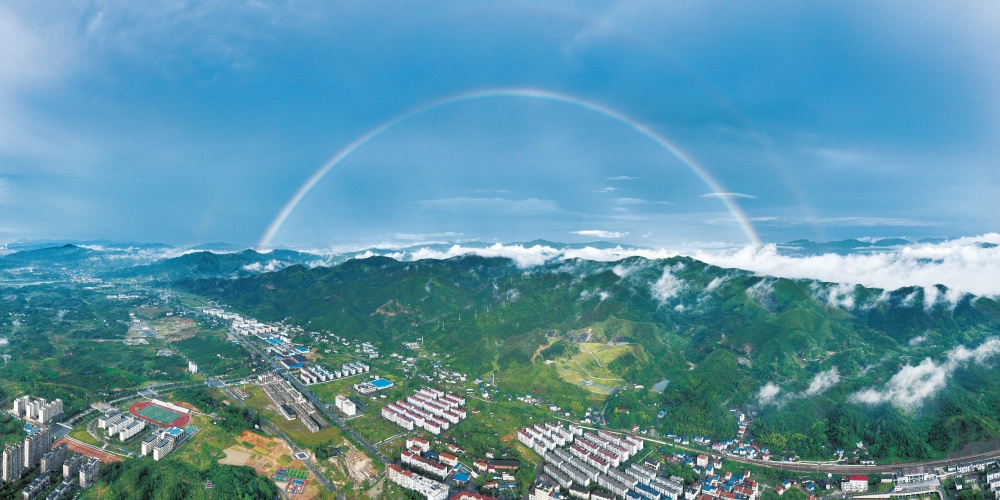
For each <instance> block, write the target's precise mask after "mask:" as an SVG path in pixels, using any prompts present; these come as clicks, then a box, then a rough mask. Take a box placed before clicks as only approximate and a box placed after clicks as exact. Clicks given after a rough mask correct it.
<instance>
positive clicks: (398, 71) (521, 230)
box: [0, 1, 1000, 246]
mask: <svg viewBox="0 0 1000 500" xmlns="http://www.w3.org/2000/svg"><path fill="white" fill-rule="evenodd" d="M206 4H207V5H206ZM997 26H1000V7H998V6H997V4H995V3H989V2H982V3H975V2H972V3H964V2H958V3H956V2H938V3H931V2H923V3H899V2H884V3H882V2H837V3H802V2H777V3H774V2H763V3H761V2H753V3H751V2H746V3H735V2H659V1H656V2H621V3H605V2H574V3H561V2H550V3H546V4H545V5H544V6H539V5H536V4H535V3H492V2H444V1H435V2H426V3H424V2H395V3H384V2H368V1H366V2H310V1H296V2H226V1H220V2H153V1H150V2H141V3H139V4H135V3H129V2H78V3H75V4H74V5H73V6H67V5H66V4H65V3H64V2H0V241H13V240H17V239H39V238H79V239H91V238H109V239H116V240H133V241H160V242H166V243H175V244H194V243H201V242H208V241H220V240H224V241H230V242H236V243H243V244H253V243H255V242H257V241H259V240H260V239H261V238H262V235H263V234H264V233H265V231H266V230H267V228H268V226H269V225H271V224H272V221H273V220H274V219H275V217H277V216H278V214H279V213H280V212H281V210H282V208H283V207H284V206H285V205H286V204H287V203H288V201H289V199H291V198H292V197H293V196H294V194H295V193H296V191H297V190H298V189H299V188H300V186H301V185H302V184H303V183H304V182H306V180H307V179H309V178H310V176H311V175H313V173H314V172H315V171H317V169H319V168H321V167H322V166H323V165H324V164H326V163H327V161H328V160H329V159H330V158H331V157H333V156H334V155H335V154H336V153H337V152H338V151H341V150H342V148H344V147H345V146H347V145H349V144H351V142H352V141H355V140H356V139H357V138H358V137H360V136H363V135H364V134H365V133H367V132H369V131H371V130H372V129H373V128H375V127H378V126H379V125H381V124H384V123H386V122H388V121H390V120H393V119H394V118H397V117H399V116H403V115H404V114H405V113H408V112H411V111H413V110H416V109H421V106H425V107H426V106H427V105H428V103H432V102H435V101H438V100H447V99H448V98H449V96H455V95H459V94H463V93H470V92H479V91H483V90H484V89H499V88H503V89H532V90H533V91H540V92H544V93H547V95H549V94H551V95H558V96H562V98H561V100H560V99H547V98H533V97H527V96H524V95H522V96H518V95H495V96H492V97H491V96H489V95H487V96H483V97H479V98H474V99H466V100H458V101H453V102H446V103H445V104H443V105H441V106H438V107H432V108H429V109H423V110H422V111H421V112H419V113H415V114H413V115H412V116H408V117H406V119H403V120H400V121H398V123H396V124H394V125H393V126H392V127H389V128H387V129H386V130H384V131H383V132H382V133H380V134H379V135H377V136H376V137H374V138H372V139H371V140H370V141H367V142H366V143H365V144H364V145H362V146H361V147H359V148H357V149H356V150H355V151H354V152H353V153H352V154H350V155H348V156H346V157H345V158H344V159H343V161H341V162H339V163H338V164H337V165H336V166H335V167H334V168H332V169H331V170H330V171H329V173H327V174H326V175H325V176H324V177H323V178H322V179H320V180H319V181H318V182H317V183H316V184H315V187H314V188H313V189H312V190H310V191H309V193H308V194H307V195H305V196H304V197H303V198H302V200H301V203H299V204H298V205H297V206H296V208H295V210H293V211H292V212H291V214H290V215H289V216H288V218H287V220H286V221H285V223H284V224H283V225H282V226H281V227H280V229H278V230H277V231H276V232H275V235H274V238H273V239H272V240H271V242H272V243H274V244H283V245H314V244H318V245H339V246H350V245H367V244H376V243H407V242H416V241H426V240H473V239H478V240H483V241H518V240H530V239H535V238H546V239H551V240H558V241H591V240H595V239H608V240H613V241H622V242H627V243H633V244H639V245H650V246H657V245H670V244H675V243H678V242H692V241H728V242H736V243H741V242H745V241H747V240H748V236H747V231H746V230H745V229H744V228H741V227H740V225H739V224H738V219H737V217H735V216H734V213H733V212H732V211H731V210H730V209H729V208H730V207H727V206H726V204H725V203H723V201H729V202H730V204H731V205H733V206H735V207H738V208H741V209H742V211H743V212H745V215H746V218H747V219H748V220H749V222H750V223H751V224H752V226H753V231H754V232H756V233H757V234H759V237H760V238H761V239H762V240H764V241H772V242H774V241H788V240H792V239H796V238H811V239H839V238H846V237H858V236H908V237H912V238H921V237H926V236H950V235H970V234H979V233H985V232H990V231H995V230H996V224H995V220H996V215H995V214H996V213H997V210H998V208H1000V201H998V200H1000V196H997V194H998V193H1000V175H998V174H997V170H998V169H997V162H998V160H997V158H1000V154H998V153H1000V140H997V137H998V132H1000V51H998V50H996V48H997V47H998V46H1000V30H998V29H997V28H996V27H997ZM574 102H576V104H574ZM579 103H586V105H582V104H579ZM588 106H589V107H588ZM595 106H596V107H597V108H599V109H603V110H610V111H612V112H613V113H614V116H609V115H608V114H607V113H601V112H598V111H595ZM636 126H640V127H644V129H645V130H648V131H650V132H652V133H653V134H655V135H656V136H657V137H660V138H662V139H664V140H666V141H668V142H669V143H670V144H671V145H672V146H674V147H676V150H677V151H681V152H683V153H684V154H686V155H687V156H688V157H689V159H690V160H692V161H693V162H694V163H696V164H697V165H699V166H700V167H701V168H703V170H704V172H705V173H707V175H708V176H709V177H711V178H713V179H714V180H715V181H717V182H716V183H715V184H716V185H715V187H718V188H722V189H724V190H725V192H727V193H735V194H730V195H722V196H720V195H712V193H713V192H715V191H716V189H715V188H713V186H712V185H711V184H710V183H706V181H705V179H704V178H702V177H699V176H698V175H695V173H694V172H693V171H692V169H691V168H690V167H689V166H688V165H686V164H685V162H684V161H682V160H681V159H679V158H678V157H677V156H676V155H675V154H673V153H671V152H670V151H668V150H666V149H665V148H663V147H661V145H659V144H657V143H656V142H655V141H652V140H651V139H650V137H648V136H646V135H643V134H642V133H640V132H638V131H637V129H636Z"/></svg>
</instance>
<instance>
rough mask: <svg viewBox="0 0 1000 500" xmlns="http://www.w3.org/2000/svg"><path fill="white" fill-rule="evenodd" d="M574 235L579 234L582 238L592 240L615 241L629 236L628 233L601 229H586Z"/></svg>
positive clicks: (574, 232)
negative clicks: (585, 237)
mask: <svg viewBox="0 0 1000 500" xmlns="http://www.w3.org/2000/svg"><path fill="white" fill-rule="evenodd" d="M573 234H579V235H580V236H587V237H592V238H605V239H614V240H616V239H618V238H624V237H626V236H628V233H621V232H617V231H602V230H600V229H586V230H583V231H573Z"/></svg>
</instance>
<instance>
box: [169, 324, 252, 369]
mask: <svg viewBox="0 0 1000 500" xmlns="http://www.w3.org/2000/svg"><path fill="white" fill-rule="evenodd" d="M226 339H227V336H226V330H225V329H216V330H212V331H208V330H201V331H199V332H198V333H197V334H196V335H195V336H193V337H190V338H186V339H184V340H181V341H178V342H174V343H173V345H174V346H176V347H177V348H178V349H180V351H181V352H183V353H184V355H185V356H187V357H188V358H190V359H191V360H192V361H194V362H195V363H198V371H199V372H201V373H205V374H208V375H216V376H220V375H247V374H249V373H250V366H249V365H248V364H247V362H246V359H247V356H248V353H247V352H246V350H245V349H244V348H243V346H241V345H239V344H233V343H230V342H229V341H227V340H226Z"/></svg>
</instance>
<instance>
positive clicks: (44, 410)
mask: <svg viewBox="0 0 1000 500" xmlns="http://www.w3.org/2000/svg"><path fill="white" fill-rule="evenodd" d="M62 412H63V401H62V400H61V399H56V400H55V401H52V402H47V401H45V400H44V399H42V398H34V397H31V396H21V397H19V398H17V399H15V400H14V414H15V415H17V416H18V417H21V418H24V419H28V420H34V421H36V422H40V423H42V424H48V423H49V422H52V420H54V419H55V418H56V417H58V416H59V415H61V414H62Z"/></svg>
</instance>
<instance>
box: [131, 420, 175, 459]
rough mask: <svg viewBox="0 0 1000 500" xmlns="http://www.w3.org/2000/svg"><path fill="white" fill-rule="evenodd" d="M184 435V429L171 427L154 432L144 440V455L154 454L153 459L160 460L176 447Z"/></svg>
mask: <svg viewBox="0 0 1000 500" xmlns="http://www.w3.org/2000/svg"><path fill="white" fill-rule="evenodd" d="M183 436H184V429H181V428H180V427H170V428H167V429H165V430H162V431H158V432H154V433H152V434H150V435H149V437H147V438H146V439H144V440H143V441H142V450H141V451H142V456H147V455H153V460H160V459H162V458H163V457H165V456H167V455H168V454H169V453H170V452H171V451H173V450H174V448H176V447H177V446H178V445H179V444H180V441H181V438H182V437H183Z"/></svg>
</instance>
